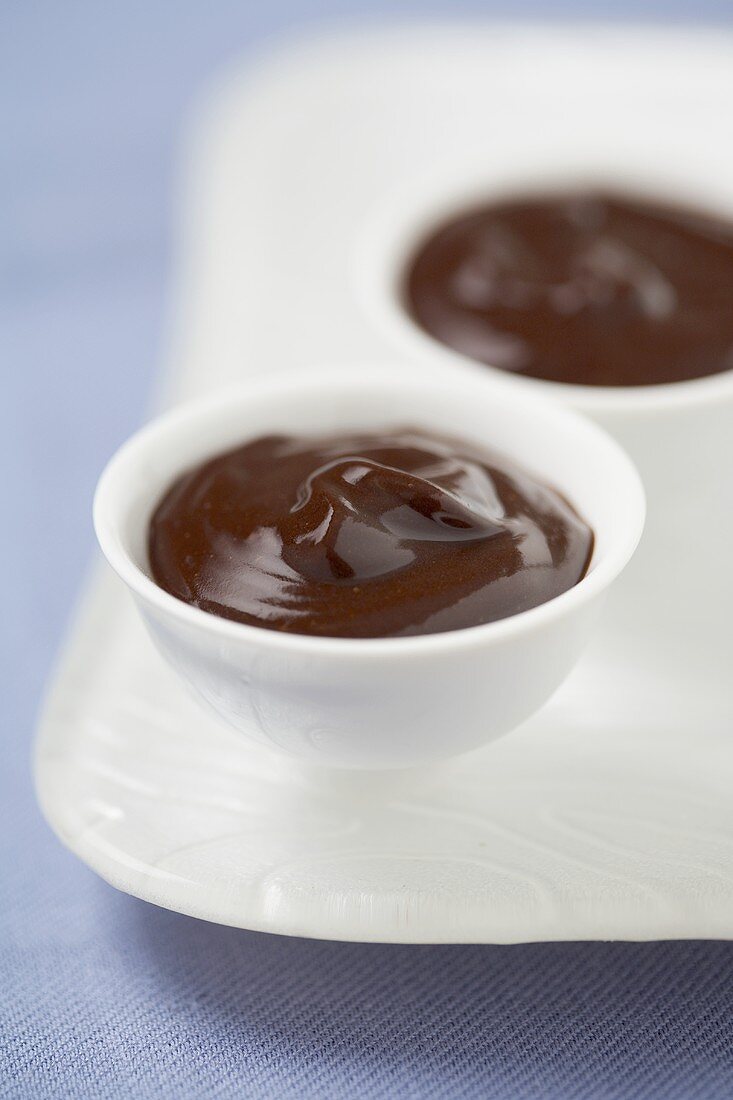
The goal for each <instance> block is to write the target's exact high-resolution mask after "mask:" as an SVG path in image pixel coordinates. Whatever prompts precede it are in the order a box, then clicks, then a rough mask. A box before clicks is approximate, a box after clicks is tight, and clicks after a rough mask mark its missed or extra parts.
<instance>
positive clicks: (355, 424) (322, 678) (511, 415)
mask: <svg viewBox="0 0 733 1100" xmlns="http://www.w3.org/2000/svg"><path fill="white" fill-rule="evenodd" d="M400 425H402V426H405V425H408V426H418V427H421V428H425V429H428V430H430V429H432V430H436V431H439V432H442V433H447V434H455V435H458V436H461V437H463V438H465V439H468V440H472V441H475V442H477V443H479V444H481V443H484V444H486V445H490V446H491V447H493V448H496V449H497V450H499V451H503V452H504V453H506V454H507V455H508V456H510V457H511V458H513V459H515V460H516V461H517V462H520V463H521V464H522V465H523V466H524V467H525V468H527V469H528V470H530V471H533V472H536V473H537V475H538V476H539V477H541V478H542V479H543V480H545V481H547V482H548V483H550V484H552V485H554V486H555V487H557V488H558V489H560V490H561V491H562V492H563V493H564V494H565V495H566V497H567V498H568V499H569V500H570V501H571V502H572V503H573V504H574V505H575V507H576V508H577V510H578V511H579V512H580V514H581V515H583V516H584V517H585V518H586V519H587V521H588V522H589V523H590V524H591V525H592V527H593V530H594V532H595V536H596V538H595V550H594V554H593V559H592V562H591V566H590V569H589V572H588V574H587V575H586V577H584V578H583V580H582V581H581V582H580V583H579V584H578V585H576V586H575V587H574V588H572V589H570V590H569V591H567V592H565V593H563V594H562V595H560V596H558V597H556V598H555V599H553V600H550V601H549V602H547V603H545V604H542V605H541V606H539V607H536V608H533V609H532V610H530V611H525V612H523V613H522V614H519V615H516V616H514V617H512V618H509V619H504V620H502V621H499V622H496V623H490V624H487V625H483V626H476V627H471V628H468V629H465V630H457V631H453V632H448V633H443V634H432V635H425V636H419V637H409V638H386V639H337V638H315V637H308V636H303V635H297V634H286V633H280V632H277V631H273V630H266V629H262V628H259V627H253V626H247V625H243V624H240V623H236V622H231V621H228V620H225V619H221V618H218V617H216V616H214V615H211V614H208V613H206V612H204V611H201V610H199V609H197V608H194V607H191V606H190V605H188V604H186V603H183V602H181V601H179V600H177V599H175V598H174V597H173V596H171V595H169V594H168V593H167V592H165V591H163V590H162V589H161V588H159V587H158V585H156V584H155V583H154V582H153V580H152V579H151V578H150V576H149V571H148V560H147V551H146V541H147V528H148V522H149V517H150V515H151V512H152V510H153V508H154V506H155V504H156V503H157V501H158V500H159V498H160V496H161V495H162V493H163V492H164V491H165V489H166V488H167V487H168V485H169V484H170V483H171V482H172V480H173V479H174V478H175V477H176V476H177V475H179V474H180V473H182V472H183V471H185V470H186V469H187V468H190V467H192V466H194V465H195V464H197V463H198V462H200V461H201V460H203V459H204V458H206V457H207V456H211V455H213V454H215V453H217V452H221V451H224V450H226V449H227V448H229V447H232V446H235V445H236V444H238V443H241V442H243V441H245V440H247V439H251V438H255V437H257V436H259V435H262V434H266V433H269V432H294V433H303V434H307V433H315V432H327V431H335V430H352V429H382V428H386V427H397V426H400ZM643 520H644V496H643V490H642V488H641V484H640V481H639V478H638V476H637V474H636V472H635V470H634V467H633V466H632V464H631V462H630V461H629V459H628V458H627V457H626V455H625V454H624V452H623V451H622V450H621V449H620V448H619V447H618V446H617V444H616V443H614V441H613V440H612V439H610V438H609V437H608V436H607V435H606V434H605V433H604V432H603V431H601V430H600V429H599V428H597V427H596V426H595V425H593V424H591V423H589V422H587V421H585V420H583V419H582V418H580V417H578V416H576V415H574V414H572V413H569V412H567V411H565V410H563V409H561V408H558V407H556V406H554V405H553V404H552V403H549V402H541V401H536V400H532V399H525V398H523V397H517V396H515V395H512V394H507V393H505V392H504V391H503V389H502V388H501V387H496V386H492V385H491V384H490V383H487V382H486V381H485V380H484V379H475V378H472V377H466V376H461V377H458V378H453V377H451V379H450V380H449V381H448V382H443V383H438V382H421V381H415V380H414V379H413V380H410V379H408V378H407V377H405V374H404V371H403V370H400V369H398V370H396V371H395V370H388V371H385V370H384V369H383V368H364V369H362V370H359V371H358V372H350V373H349V374H348V375H345V374H344V371H343V370H339V371H332V372H329V373H324V374H319V375H317V376H314V377H311V378H308V377H307V375H304V372H301V373H300V374H299V375H298V376H297V377H288V376H278V378H277V379H276V380H274V381H267V382H259V383H255V382H253V383H250V384H248V385H247V386H245V387H242V388H239V389H237V390H235V391H233V392H232V391H230V392H226V393H224V394H221V395H219V396H216V397H215V398H213V399H210V400H207V401H205V402H201V403H197V404H195V405H191V406H188V407H183V408H179V409H176V410H174V411H173V412H170V413H168V414H167V415H165V416H162V417H161V418H160V419H158V420H156V421H154V422H153V423H152V424H150V425H149V426H148V427H146V428H144V429H143V430H142V431H140V432H139V433H138V434H137V435H135V436H134V437H133V438H132V439H131V440H130V441H129V442H127V443H126V444H125V445H124V446H123V447H122V448H121V449H120V451H118V453H117V454H116V455H115V456H114V458H113V459H112V460H111V462H110V463H109V465H108V467H107V469H106V470H105V472H104V474H103V475H102V478H101V480H100V483H99V486H98V489H97V494H96V498H95V504H94V521H95V527H96V531H97V536H98V538H99V542H100V545H101V547H102V550H103V551H104V553H105V555H106V557H107V560H108V561H109V562H110V564H111V565H112V566H113V568H114V569H115V570H116V571H117V573H118V574H119V575H120V577H121V578H122V579H123V580H124V581H125V583H126V584H127V585H128V587H129V588H130V590H131V591H132V593H133V595H134V597H135V599H136V602H137V604H138V607H139V609H140V611H141V613H142V615H143V618H144V620H145V622H146V623H147V625H148V628H149V630H150V633H151V634H152V636H153V638H154V640H155V642H156V644H157V646H158V648H159V649H160V650H161V652H162V653H163V654H164V655H165V656H166V657H167V658H168V660H169V661H170V663H171V664H172V665H173V666H174V667H175V668H176V669H178V671H179V672H180V673H181V674H182V676H183V677H184V679H185V680H187V681H188V682H189V683H190V685H191V686H192V687H193V688H194V689H195V691H196V693H197V694H198V695H199V697H200V698H201V699H203V700H204V701H205V702H206V703H207V704H208V705H209V706H210V707H211V708H213V709H214V710H215V711H216V712H217V713H218V714H219V715H221V717H223V718H224V719H226V720H227V721H228V722H229V723H230V724H231V725H232V726H234V727H235V728H236V729H238V730H240V731H241V732H243V733H245V734H246V735H247V736H249V737H251V738H254V739H255V740H257V741H259V742H261V743H263V744H266V745H269V746H271V747H272V748H277V749H280V750H283V751H284V752H286V753H290V754H292V755H294V756H297V757H300V758H303V759H307V760H309V761H312V762H320V763H323V764H326V765H332V766H345V767H364V768H389V767H401V766H408V765H413V764H420V763H428V762H430V761H433V760H437V759H440V758H443V757H448V756H451V755H454V754H457V753H462V752H466V751H468V750H471V749H474V748H477V747H478V746H480V745H483V744H484V743H486V742H488V741H491V740H493V739H494V738H496V737H499V736H500V735H501V734H504V733H506V732H507V731H509V730H511V729H513V728H514V727H515V726H517V725H518V724H519V723H520V722H522V721H523V720H524V719H526V718H528V717H529V716H530V715H531V714H532V713H533V712H534V711H535V710H537V708H538V707H540V706H542V704H543V703H544V702H545V701H546V700H547V699H548V697H549V696H550V695H551V694H552V693H553V692H554V691H555V689H556V688H557V687H558V686H559V685H560V683H561V682H562V681H563V679H564V678H565V677H566V676H567V674H568V672H569V671H570V670H571V668H572V667H573V665H574V663H575V661H576V659H577V658H578V656H579V654H580V653H581V651H582V649H583V647H584V645H585V643H586V641H587V639H588V636H589V633H590V631H591V627H592V624H593V621H594V618H595V615H596V612H597V610H598V608H599V606H600V604H601V602H602V598H603V595H604V593H605V592H606V590H607V589H608V587H609V585H610V584H611V583H612V582H613V580H614V579H615V578H616V577H617V576H618V574H619V573H620V572H621V570H622V569H623V568H624V566H625V565H626V563H627V562H628V560H629V558H630V557H631V555H632V553H633V551H634V548H635V546H636V544H637V542H638V539H639V536H640V534H641V529H642V526H643Z"/></svg>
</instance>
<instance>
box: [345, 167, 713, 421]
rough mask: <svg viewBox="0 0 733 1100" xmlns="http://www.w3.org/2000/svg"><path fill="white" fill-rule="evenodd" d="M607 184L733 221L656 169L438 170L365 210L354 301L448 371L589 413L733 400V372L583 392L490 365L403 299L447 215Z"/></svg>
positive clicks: (354, 262)
mask: <svg viewBox="0 0 733 1100" xmlns="http://www.w3.org/2000/svg"><path fill="white" fill-rule="evenodd" d="M583 186H588V187H594V186H595V187H602V188H604V189H605V190H610V191H614V190H619V191H622V192H624V193H626V194H629V195H631V196H632V197H634V196H639V197H648V198H652V199H657V200H658V201H660V202H662V203H664V202H669V203H671V204H673V205H676V206H683V207H685V206H686V207H687V208H689V209H692V210H694V209H700V210H701V211H702V212H703V213H704V212H705V211H706V210H707V211H708V212H710V211H712V212H714V213H715V212H717V213H718V214H719V215H720V216H722V217H724V218H727V220H728V221H730V222H731V224H733V202H731V201H729V202H728V203H727V204H726V203H725V202H721V201H718V200H716V199H715V198H711V199H708V200H706V199H703V198H700V197H698V196H696V195H695V194H694V193H693V194H690V195H689V196H685V195H681V194H680V192H679V191H678V190H675V189H673V187H672V182H671V181H670V180H669V179H667V182H666V185H665V178H664V176H663V175H662V174H661V173H660V175H659V178H658V179H657V177H656V175H655V174H650V173H649V172H648V171H647V172H640V173H639V176H638V177H632V176H631V175H630V174H628V173H625V172H623V171H622V172H614V171H613V170H612V169H609V170H608V171H607V172H604V170H603V169H600V168H598V167H594V166H591V167H583V166H582V165H581V166H580V167H575V168H574V167H573V165H572V164H568V165H566V166H557V165H551V166H550V167H549V168H547V167H546V166H544V165H540V166H539V170H538V173H537V175H536V176H532V175H531V174H530V170H529V169H528V168H526V169H524V170H520V169H513V170H512V171H511V172H510V173H509V174H508V175H507V176H505V177H501V176H500V177H499V178H492V175H491V170H490V169H488V168H487V166H486V164H485V163H483V162H482V163H481V164H479V165H476V164H469V165H464V166H463V168H462V169H461V170H458V171H457V170H455V169H452V170H450V171H449V172H447V173H446V172H436V173H435V174H433V175H431V176H428V177H426V176H425V174H423V175H422V176H420V177H418V178H412V179H408V180H407V181H402V183H401V184H399V185H398V186H396V187H394V188H393V189H392V191H391V192H389V193H388V194H387V195H383V196H382V198H381V199H380V200H378V201H377V202H376V204H374V205H373V206H372V207H371V208H370V209H369V210H367V212H366V215H365V217H364V219H363V221H362V225H361V228H360V230H359V231H358V232H357V234H356V236H355V240H354V244H353V248H352V252H351V256H350V281H351V285H352V288H353V290H354V295H355V298H356V300H357V303H358V304H359V305H360V306H361V307H362V309H363V310H364V312H365V313H366V315H367V317H368V318H369V320H370V321H371V322H372V323H373V324H374V326H375V327H376V328H377V331H379V332H380V333H382V335H383V336H386V337H387V338H389V339H390V341H391V342H392V343H393V344H395V345H396V346H397V348H398V349H401V350H403V351H405V352H407V353H408V354H409V353H412V355H413V356H414V355H415V354H417V355H419V356H422V357H423V358H429V360H430V361H431V363H433V364H437V365H442V366H443V367H444V368H445V367H448V366H453V368H454V369H455V368H456V367H459V368H463V369H465V370H468V371H469V372H471V373H481V374H483V375H484V376H487V377H488V378H489V379H491V380H492V381H493V380H496V381H497V382H501V383H502V384H504V385H506V386H507V387H510V388H512V389H515V390H517V391H523V392H525V393H527V394H530V395H535V396H538V397H544V398H551V399H552V400H555V401H561V402H563V403H565V404H566V405H570V406H572V407H573V408H574V409H578V410H580V411H581V412H588V413H591V414H596V413H598V414H603V413H605V412H609V413H623V414H628V415H629V416H632V417H633V416H635V415H640V414H648V413H651V414H654V413H657V412H666V411H668V410H677V409H681V408H690V407H699V406H700V405H708V404H712V403H714V402H716V401H718V400H720V398H721V397H722V396H723V397H730V398H732V399H733V366H732V367H731V368H730V369H728V370H726V371H719V372H718V373H716V374H708V375H703V376H702V377H699V378H689V379H684V380H682V381H679V382H665V383H660V384H658V385H654V384H652V385H644V386H583V385H578V384H577V383H571V382H553V381H550V380H548V379H543V378H533V377H531V376H529V375H520V374H514V373H512V372H511V371H505V370H501V369H500V368H498V367H492V366H491V365H490V364H488V363H482V362H481V361H479V360H477V359H473V358H472V357H471V356H469V355H466V354H464V353H463V352H460V351H458V350H457V349H455V348H452V347H450V346H449V345H447V344H444V343H443V342H442V341H441V340H439V339H438V338H437V337H435V336H433V335H432V334H431V333H429V332H428V331H427V330H425V329H423V328H422V327H421V326H420V325H419V324H418V323H417V321H415V320H414V319H413V318H412V317H411V315H410V313H409V312H408V310H407V309H406V308H405V306H404V304H403V302H402V301H401V299H400V294H399V285H400V283H401V277H402V275H403V273H404V271H405V270H406V267H407V264H408V262H409V258H410V255H411V254H412V253H413V252H414V249H415V248H416V247H417V245H418V244H419V242H420V241H421V240H424V239H425V237H426V236H427V235H428V234H429V233H430V231H431V230H434V229H436V228H438V227H439V226H440V225H441V224H444V223H445V222H446V221H450V219H451V217H453V216H455V215H458V214H460V213H462V212H465V211H466V210H467V209H470V208H471V207H472V206H473V207H475V206H480V205H481V203H482V202H490V201H492V200H493V199H500V198H502V197H504V196H515V197H516V196H518V195H519V196H521V195H525V196H531V195H532V194H540V195H541V194H543V193H546V192H547V191H552V190H553V189H563V188H564V187H567V188H568V189H572V188H573V187H583Z"/></svg>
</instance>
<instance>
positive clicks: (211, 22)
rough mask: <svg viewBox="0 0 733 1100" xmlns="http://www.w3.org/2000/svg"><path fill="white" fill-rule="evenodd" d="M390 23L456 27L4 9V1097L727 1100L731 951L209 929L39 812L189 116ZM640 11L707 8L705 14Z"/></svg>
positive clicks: (160, 312)
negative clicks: (211, 89) (133, 894)
mask: <svg viewBox="0 0 733 1100" xmlns="http://www.w3.org/2000/svg"><path fill="white" fill-rule="evenodd" d="M462 8H463V9H464V10H466V11H470V10H479V11H481V10H483V11H486V10H487V8H486V5H484V4H480V3H473V4H468V3H467V4H464V5H462ZM397 10H402V11H415V12H421V13H425V12H428V11H432V12H440V11H443V12H445V11H452V12H455V10H456V9H455V5H451V4H450V2H449V0H443V2H442V3H437V4H433V5H431V4H428V3H425V2H423V3H417V2H416V3H413V4H407V3H405V4H395V3H394V2H390V0H379V2H378V3H371V4H370V3H367V2H366V0H364V2H362V3H349V4H344V3H343V2H340V3H339V2H338V0H332V2H331V3H327V2H325V0H317V2H314V0H269V2H268V3H267V4H255V3H246V2H244V0H219V2H218V3H204V2H203V0H200V2H199V3H194V2H192V0H175V2H174V0H158V2H149V0H120V2H118V0H105V2H104V3H95V2H92V0H90V2H87V3H77V2H75V0H65V2H64V3H63V4H59V3H54V2H52V0H49V2H47V3H37V2H35V0H25V2H23V3H20V2H18V3H14V2H12V0H6V2H5V3H4V4H2V5H0V127H1V131H0V158H2V163H1V164H0V234H1V241H0V265H1V268H2V274H1V276H0V278H1V280H2V282H1V284H0V341H1V344H0V370H2V382H3V390H2V399H1V400H0V447H1V448H2V453H1V454H0V470H2V478H1V479H0V485H1V486H2V489H1V492H2V507H1V509H0V515H2V517H3V524H4V527H3V537H2V538H1V539H0V585H1V588H0V600H1V601H2V604H1V607H2V614H1V615H0V623H1V626H0V630H1V632H2V633H1V635H0V640H1V643H2V654H1V661H0V668H1V669H2V676H3V685H2V699H3V707H2V714H3V728H2V741H1V742H0V752H1V753H2V765H1V766H0V784H1V786H2V790H1V791H0V806H1V807H2V811H3V827H2V829H0V860H1V861H2V866H1V868H0V1095H1V1096H3V1097H11V1098H14V1100H15V1098H20V1097H34V1098H39V1100H43V1098H45V1097H72V1098H73V1097H84V1098H86V1097H92V1098H94V1097H103V1098H106V1097H109V1098H111V1100H119V1098H125V1097H143V1098H147V1097H151V1098H152V1097H164V1098H165V1097H168V1096H170V1097H176V1098H180V1097H183V1098H187V1097H194V1098H195V1097H235V1096H237V1097H239V1096H246V1097H255V1098H257V1097H263V1098H265V1097H268V1098H272V1097H275V1098H277V1097H302V1098H309V1097H337V1098H341V1097H350V1096H359V1097H364V1098H371V1097H375V1098H376V1097H420V1098H422V1097H425V1098H428V1097H451V1098H453V1097H456V1098H463V1097H466V1098H474V1097H476V1098H479V1097H485V1098H492V1097H497V1098H500V1100H509V1098H522V1100H527V1098H529V1100H531V1098H534V1097H537V1098H539V1097H546V1098H554V1097H558V1098H560V1097H562V1098H566V1100H567V1098H572V1097H579V1098H581V1097H582V1098H583V1100H592V1098H604V1100H605V1098H614V1097H618V1098H619V1100H621V1098H623V1100H634V1098H640V1100H641V1098H644V1100H647V1098H657V1097H659V1098H660V1100H661V1098H664V1100H677V1098H679V1100H689V1098H692V1100H694V1098H695V1097H699V1098H704V1100H715V1098H720V1100H723V1098H728V1097H730V1096H732V1095H733V1011H732V1010H733V945H729V944H716V943H707V944H656V945H645V946H644V945H633V944H627V945H623V944H616V945H604V944H587V945H583V944H576V945H572V944H569V945H554V946H532V947H515V948H486V947H475V948H450V947H448V948H444V947H440V948H430V947H419V948H417V947H414V948H410V947H379V946H358V945H343V944H322V943H309V942H303V941H298V940H291V939H281V938H277V937H270V936H263V935H256V934H247V933H242V932H237V931H233V930H230V929H223V928H217V927H214V926H211V925H207V924H204V923H199V922H196V921H192V920H190V919H187V918H184V917H180V916H178V915H175V914H170V913H165V912H163V911H160V910H157V909H155V908H153V907H151V906H148V905H145V904H143V903H142V902H138V901H135V900H134V899H132V898H128V897H125V896H123V895H121V894H118V893H116V892H115V891H113V890H112V889H111V888H109V887H107V886H106V885H105V884H104V883H102V882H100V881H99V880H98V879H96V878H95V876H94V875H92V874H91V872H89V871H88V870H87V869H86V868H85V867H83V866H82V865H81V864H80V863H79V862H78V861H76V860H75V859H74V858H73V857H72V856H70V855H69V854H68V853H67V852H66V851H65V850H64V849H63V848H62V847H61V846H60V845H59V844H58V842H57V841H56V840H55V839H54V838H53V837H52V835H51V833H50V832H49V830H48V829H47V828H46V826H45V825H44V824H43V822H42V821H41V819H40V816H39V813H38V811H37V809H36V807H35V804H34V800H33V795H32V790H31V785H30V777H29V753H30V739H31V733H32V728H33V724H34V719H35V714H36V711H37V707H38V702H39V696H40V692H41V690H42V686H43V683H44V681H45V680H46V678H47V676H48V672H49V668H50V664H51V661H52V657H53V654H54V652H55V650H56V649H57V647H58V645H59V643H60V641H61V639H62V636H63V630H64V627H65V622H66V619H67V616H68V613H69V610H70V608H71V606H72V602H73V598H74V595H75V592H76V591H77V589H78V586H79V584H80V581H81V577H82V573H83V568H84V566H85V563H86V560H87V557H88V555H89V551H90V548H91V543H92V538H91V529H90V519H89V503H90V497H91V491H92V488H93V484H94V481H95V478H96V475H97V472H98V470H99V469H100V467H101V465H102V463H103V461H104V460H105V458H106V457H107V456H108V455H109V453H110V452H111V450H112V449H113V448H114V446H115V445H116V444H117V443H118V442H119V441H120V440H121V439H122V438H123V437H124V436H125V435H126V434H127V433H128V432H129V431H130V430H131V429H132V428H133V427H134V426H135V424H136V423H137V422H138V421H139V419H140V418H141V416H142V414H143V410H144V406H145V401H146V399H147V394H148V392H149V387H150V383H151V380H152V377H153V371H154V368H155V364H156V359H157V354H158V342H159V335H160V328H161V319H162V317H163V316H164V291H165V286H166V281H167V274H168V262H169V255H170V226H169V220H168V210H169V208H170V194H171V192H172V190H173V181H174V173H175V141H176V135H177V133H178V129H179V126H180V122H181V118H182V115H183V110H184V107H185V104H186V102H187V100H188V99H189V97H190V95H191V94H192V93H193V91H194V89H195V87H196V85H197V84H198V83H199V81H200V80H201V79H203V78H204V77H205V76H206V75H207V74H208V72H209V71H210V70H211V69H212V68H213V67H214V66H215V65H217V64H219V63H221V62H226V61H227V60H229V59H230V58H231V57H232V56H233V55H234V54H236V53H239V52H242V51H244V52H245V53H246V51H247V50H252V49H254V48H255V47H256V46H257V44H258V43H259V42H260V41H261V40H262V39H263V38H264V37H266V36H268V35H271V34H279V33H281V32H284V31H290V30H291V29H292V28H293V26H302V25H303V24H304V23H306V22H307V21H308V20H310V19H312V18H314V17H315V16H324V15H329V14H331V15H332V14H337V13H338V14H344V12H347V13H348V12H357V11H361V12H372V13H374V12H379V11H389V12H392V13H394V12H395V11H397ZM491 10H496V11H498V10H501V9H499V8H498V7H493V8H491ZM564 10H565V11H571V10H572V9H571V8H570V7H569V6H566V7H565V9H564ZM578 10H582V11H584V12H585V13H587V12H588V5H587V4H584V5H582V6H581V5H580V3H578V5H577V7H576V11H578ZM608 10H609V13H610V12H611V11H613V14H614V15H618V14H619V13H623V11H624V10H626V12H635V13H638V12H639V11H640V5H639V4H638V3H637V2H635V0H628V3H624V4H621V5H618V4H616V5H614V6H613V8H612V7H611V4H610V0H608ZM644 10H645V12H646V13H654V12H655V11H656V13H660V12H665V13H667V14H669V13H670V12H672V13H674V14H677V15H680V16H684V15H685V14H687V15H695V14H697V15H699V14H700V12H701V11H704V13H705V14H707V15H708V16H710V17H715V16H717V17H722V16H723V15H725V14H726V13H727V14H728V15H730V14H731V13H730V5H729V3H728V0H725V2H724V3H721V4H719V5H716V4H715V3H712V2H711V3H703V4H697V5H695V6H694V11H693V5H692V4H689V5H687V4H681V3H677V4H670V3H668V2H667V3H662V2H661V0H660V2H659V3H658V4H649V5H646V7H645V9H644ZM519 11H520V14H521V13H530V12H534V13H538V12H539V13H542V14H546V10H545V8H544V6H543V5H542V4H541V3H539V2H536V3H535V4H533V5H530V4H523V5H520V9H519ZM594 11H595V12H597V13H602V12H603V8H602V6H601V5H595V6H594ZM503 12H504V13H505V14H506V13H511V14H514V15H516V14H517V5H516V4H509V2H508V0H507V4H506V7H505V8H504V9H503ZM8 532H9V533H8Z"/></svg>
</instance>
